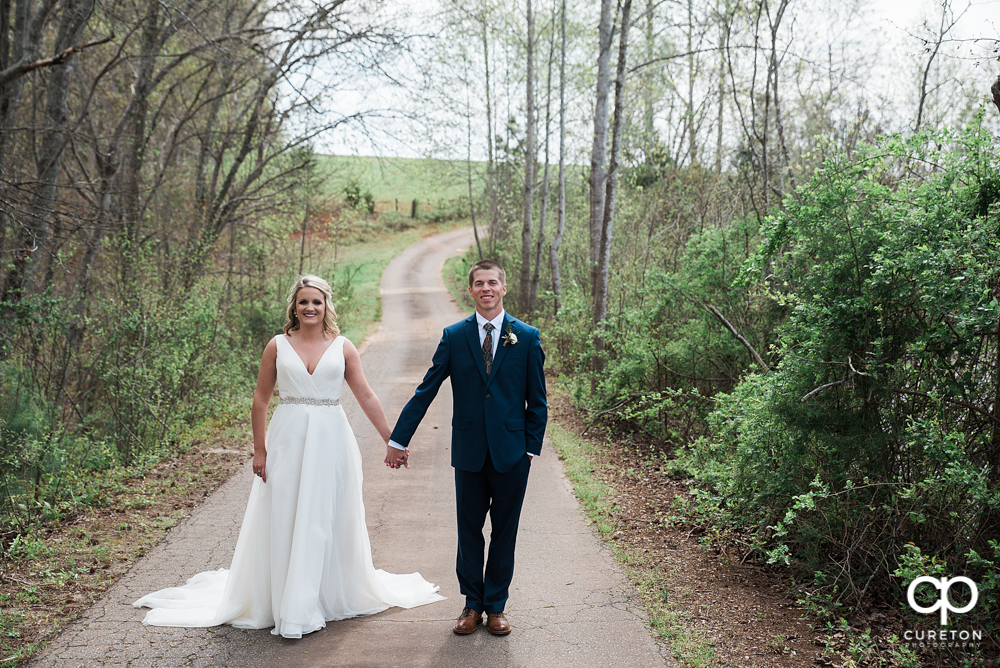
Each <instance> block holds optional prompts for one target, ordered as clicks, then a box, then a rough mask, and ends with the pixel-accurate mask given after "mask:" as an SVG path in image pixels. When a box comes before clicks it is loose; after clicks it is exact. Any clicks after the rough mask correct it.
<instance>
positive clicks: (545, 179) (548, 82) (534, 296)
mask: <svg viewBox="0 0 1000 668" xmlns="http://www.w3.org/2000/svg"><path fill="white" fill-rule="evenodd" d="M555 14H556V12H555V3H554V2H553V6H552V19H553V22H554V21H555ZM555 53H556V34H555V31H554V30H553V31H552V33H551V40H550V41H549V62H548V72H547V73H546V75H545V171H544V172H543V175H542V210H541V212H540V213H539V216H538V239H537V241H536V242H535V266H534V272H533V273H532V275H531V296H530V297H529V300H530V301H529V304H528V313H530V314H534V312H535V304H536V303H537V300H538V283H539V280H540V278H541V273H542V243H543V242H544V241H545V219H546V214H547V213H548V209H549V134H550V132H549V126H550V125H551V122H552V61H553V60H555Z"/></svg>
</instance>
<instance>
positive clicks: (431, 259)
mask: <svg viewBox="0 0 1000 668" xmlns="http://www.w3.org/2000/svg"><path fill="white" fill-rule="evenodd" d="M471 243H472V232H471V230H468V229H465V230H457V231H453V232H448V233H445V234H441V235H437V236H434V237H429V238H427V239H424V240H423V241H421V242H419V243H417V244H415V245H414V246H412V247H410V248H409V249H407V250H406V251H404V252H402V253H401V254H400V255H398V256H397V257H396V258H395V259H394V260H393V261H392V262H391V263H390V265H389V267H388V268H387V269H386V272H385V274H384V275H383V277H382V321H381V324H380V327H379V329H378V331H377V332H376V333H375V334H374V335H373V336H371V337H370V338H369V340H368V341H366V342H365V345H364V346H362V349H361V353H362V362H363V364H364V368H365V374H366V375H367V377H368V381H369V383H370V384H371V386H372V387H373V388H374V390H375V391H376V393H377V394H378V396H379V397H380V399H381V400H382V403H383V405H384V407H385V410H386V413H387V415H388V416H389V421H390V423H392V422H393V421H394V420H395V418H396V417H397V416H398V415H399V413H400V411H401V410H402V407H403V405H404V404H405V403H406V401H407V400H408V399H409V398H410V396H412V394H413V390H414V388H415V387H416V386H417V384H418V383H419V382H420V380H421V379H422V377H423V374H424V372H425V371H426V369H427V366H428V365H429V363H430V359H431V355H432V354H433V352H434V348H435V347H436V345H437V342H438V340H439V339H440V337H441V330H442V329H443V328H444V327H445V326H447V325H449V324H451V323H453V322H456V321H458V320H460V319H462V318H464V317H466V316H467V315H468V313H467V312H464V311H463V309H461V308H460V307H459V306H458V305H456V304H455V302H454V300H453V299H452V298H451V296H450V295H449V294H448V292H447V290H446V289H445V287H444V285H443V284H442V282H441V269H442V266H443V264H444V261H445V260H446V259H447V258H449V257H451V256H453V255H456V254H458V253H461V252H463V251H464V250H465V249H467V248H468V247H469V246H470V245H471ZM544 340H545V337H544V332H543V336H542V341H543V346H544ZM344 394H345V396H344V399H345V402H344V406H345V410H346V411H347V414H348V416H349V418H350V421H351V424H352V426H353V428H354V430H355V433H356V434H357V437H358V442H359V444H360V447H361V451H362V457H363V460H364V475H365V488H364V489H365V491H364V494H365V506H366V517H367V522H368V529H369V533H370V535H371V543H372V552H373V559H374V562H375V567H376V568H383V569H385V570H387V571H390V572H394V573H411V572H414V571H419V572H420V573H421V574H422V575H423V576H424V577H425V578H426V579H427V580H429V581H431V582H434V583H437V584H438V585H440V587H441V593H442V594H443V595H445V596H447V597H448V598H447V600H444V601H439V602H437V603H433V604H430V605H426V606H422V607H419V608H414V609H412V610H403V609H400V608H391V609H389V610H387V611H385V612H383V613H381V614H378V615H373V616H371V617H364V618H358V619H352V620H345V621H340V622H330V623H328V624H327V626H326V628H325V629H322V630H320V631H317V632H315V633H312V634H310V635H308V636H306V637H305V638H302V639H300V640H287V639H284V638H279V637H275V636H272V635H271V634H270V632H269V631H268V630H246V629H234V628H232V627H228V626H222V627H215V628H212V629H180V628H163V627H146V626H143V625H142V623H141V620H142V617H143V615H144V614H145V610H137V609H135V608H133V607H132V606H131V603H132V601H134V600H136V599H137V598H139V597H140V596H142V595H144V594H146V593H148V592H151V591H154V590H157V589H161V588H163V587H168V586H174V585H178V584H182V583H183V582H184V581H185V580H186V579H187V578H189V577H190V576H192V575H194V574H195V573H198V572H200V571H204V570H209V569H216V568H221V567H228V566H229V561H230V559H231V556H232V551H233V549H234V547H235V544H236V538H237V536H238V533H239V528H240V523H241V522H242V519H243V513H244V511H245V508H246V501H247V497H248V495H249V491H250V484H251V482H252V474H251V472H250V468H249V462H248V465H247V467H245V468H244V469H243V470H241V471H240V472H239V473H237V474H236V475H234V476H233V477H232V478H231V479H230V480H229V481H227V482H226V483H225V484H224V485H223V486H222V487H221V488H220V489H219V490H218V491H217V492H215V493H214V494H213V495H212V496H211V497H209V499H208V500H207V501H206V502H205V503H204V504H202V505H201V506H199V507H198V508H197V509H196V510H195V511H194V512H193V513H192V514H191V516H190V517H189V518H188V519H187V520H185V521H184V522H182V523H181V524H179V525H178V526H177V527H175V528H174V529H173V530H171V531H170V532H169V534H168V536H167V538H166V539H165V540H164V541H163V542H161V543H160V544H159V545H158V546H157V547H156V548H154V549H153V550H151V551H150V553H149V554H148V555H147V556H146V557H144V558H143V559H142V560H141V561H140V562H138V563H137V564H136V565H135V566H134V567H133V568H132V569H131V570H130V571H129V572H128V573H127V574H126V575H125V576H124V577H123V578H122V579H121V580H119V581H118V583H116V584H115V586H114V587H112V588H111V589H110V590H109V591H108V593H107V594H106V595H105V596H104V597H103V598H102V599H101V600H100V601H98V602H97V603H96V604H95V605H94V606H93V607H92V608H91V609H90V610H88V611H87V612H86V613H85V614H84V615H83V616H82V617H81V618H80V619H78V620H77V621H75V622H73V623H72V624H71V625H69V626H68V627H67V629H66V630H65V631H64V632H63V633H62V634H60V635H59V637H57V638H56V639H55V640H54V641H53V642H52V643H50V644H49V645H48V646H47V647H46V648H45V650H43V651H42V652H41V653H40V654H39V656H38V657H36V659H35V660H34V661H33V662H32V663H31V664H30V665H31V666H37V667H41V666H46V667H48V666H58V667H60V668H66V667H70V666H72V667H74V668H75V667H80V666H86V667H90V666H93V667H98V666H100V667H102V668H105V667H116V668H117V667H119V666H121V667H130V668H139V667H146V666H149V667H152V668H172V667H174V666H199V667H206V668H207V667H213V668H215V667H218V668H222V667H225V668H251V667H254V666H289V667H291V668H295V667H302V668H313V667H319V666H351V667H358V668H363V667H368V666H371V667H373V668H374V667H378V668H390V667H395V666H398V667H400V668H404V667H405V668H410V667H417V666H427V667H435V668H437V667H449V668H450V667H456V668H457V667H465V666H476V667H479V668H482V667H492V666H497V667H505V668H507V667H511V668H513V667H515V666H517V667H525V668H536V667H538V668H543V667H546V666H558V667H565V666H584V667H594V668H597V667H602V666H608V667H614V668H624V667H632V666H634V667H636V668H653V667H655V666H664V665H674V663H673V661H672V659H670V658H668V657H666V656H665V655H664V653H663V652H661V650H660V649H659V648H658V647H657V645H656V644H655V643H654V642H653V640H652V638H651V636H650V633H649V623H648V621H647V619H646V617H645V614H644V612H643V611H642V609H641V606H640V605H639V604H638V603H637V602H635V601H633V600H632V597H633V596H634V594H633V592H632V590H631V588H630V586H629V585H628V584H627V582H626V580H625V578H624V577H623V575H622V573H621V570H620V568H619V567H618V565H617V564H616V562H615V560H614V558H613V556H612V555H611V554H610V552H609V551H608V550H607V549H606V548H605V547H604V545H603V544H602V543H601V542H600V541H599V540H598V539H597V538H595V537H594V535H593V533H592V531H591V529H590V528H589V527H588V526H587V524H586V522H585V520H584V517H583V514H582V512H581V510H580V508H579V506H578V504H577V502H576V499H575V497H574V496H573V494H572V490H571V487H570V484H569V482H568V481H567V479H566V477H565V475H564V473H563V469H562V465H561V463H560V462H559V460H558V458H557V457H556V455H555V452H554V451H553V449H552V448H551V446H549V445H548V444H546V446H545V447H544V448H543V450H542V456H541V457H540V458H537V459H536V460H535V461H534V462H533V463H532V467H531V474H530V477H529V481H528V491H527V495H526V498H525V503H524V510H523V512H522V515H521V528H520V532H519V534H518V542H517V553H516V566H515V572H514V581H513V584H512V586H511V593H510V600H509V601H508V607H507V617H508V619H509V620H510V622H511V625H512V626H513V632H512V633H511V634H510V635H509V636H504V637H496V636H491V635H490V634H489V633H487V632H486V630H485V629H484V628H480V629H479V630H478V631H477V632H476V633H474V634H472V635H469V636H456V635H454V634H453V633H452V632H451V626H452V624H453V622H454V620H455V618H456V617H457V616H458V614H459V613H460V612H461V610H462V606H463V602H464V598H463V597H462V595H461V594H460V593H459V590H458V582H457V580H456V578H455V570H454V565H455V548H456V541H457V538H456V528H455V493H454V473H453V469H452V468H451V466H450V463H449V462H450V453H449V452H448V450H449V447H450V425H451V413H452V401H451V388H450V387H448V386H447V383H446V384H445V386H444V387H442V388H441V391H440V394H439V395H438V398H437V400H436V401H435V402H434V403H433V404H432V405H431V408H430V410H429V411H428V413H427V416H426V417H425V418H424V420H423V422H422V423H421V426H420V428H419V429H418V430H417V433H416V435H415V436H414V438H413V440H412V441H411V443H410V453H411V454H410V469H409V470H405V469H404V470H390V469H388V468H386V467H385V466H384V465H383V464H382V458H383V457H384V454H385V446H384V445H383V444H382V442H381V440H380V438H379V437H378V434H377V433H376V432H375V430H374V429H373V428H372V427H371V425H370V424H369V423H368V421H367V420H366V419H365V417H364V414H363V413H362V412H361V410H360V409H359V408H358V406H357V403H356V402H355V401H354V400H353V397H352V396H350V393H349V392H345V393H344ZM486 532H487V535H488V532H489V525H487V528H486Z"/></svg>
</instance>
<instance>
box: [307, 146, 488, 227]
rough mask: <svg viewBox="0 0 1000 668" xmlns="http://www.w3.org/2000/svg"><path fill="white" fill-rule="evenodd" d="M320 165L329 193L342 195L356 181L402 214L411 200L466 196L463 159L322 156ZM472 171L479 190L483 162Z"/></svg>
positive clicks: (407, 212) (466, 183)
mask: <svg viewBox="0 0 1000 668" xmlns="http://www.w3.org/2000/svg"><path fill="white" fill-rule="evenodd" d="M319 165H320V169H322V170H323V171H324V172H325V173H326V174H327V175H328V176H329V180H328V182H327V190H328V192H330V193H332V194H339V193H342V192H343V190H344V187H345V186H346V185H347V184H348V183H349V182H351V181H355V182H357V183H358V184H359V185H360V186H361V190H362V191H363V192H364V191H369V192H371V194H372V196H373V197H374V198H375V201H376V202H393V203H395V202H396V201H397V200H398V201H399V210H400V212H401V213H403V214H405V215H408V214H409V212H410V205H411V203H412V201H413V200H414V199H416V200H419V201H420V202H423V203H431V204H434V203H437V202H447V201H452V200H456V199H458V198H460V197H464V198H466V199H468V197H469V183H468V178H469V177H468V171H467V169H468V168H467V166H466V163H465V161H464V160H434V159H429V158H426V159H425V158H372V157H366V156H342V155H325V156H319ZM472 169H473V175H472V176H473V187H474V188H476V190H477V191H478V190H481V189H482V181H483V174H484V172H485V170H486V163H484V162H473V163H472ZM380 208H381V207H380Z"/></svg>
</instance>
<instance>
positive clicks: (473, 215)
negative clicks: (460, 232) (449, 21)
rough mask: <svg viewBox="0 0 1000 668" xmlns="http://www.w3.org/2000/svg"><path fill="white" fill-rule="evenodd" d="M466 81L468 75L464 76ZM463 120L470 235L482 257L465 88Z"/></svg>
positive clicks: (467, 101)
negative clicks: (474, 239) (473, 186)
mask: <svg viewBox="0 0 1000 668" xmlns="http://www.w3.org/2000/svg"><path fill="white" fill-rule="evenodd" d="M466 81H468V77H466ZM465 122H466V154H465V168H466V172H467V174H468V177H469V217H470V218H472V236H474V237H475V238H476V252H477V253H478V254H479V259H480V260H482V259H483V247H482V245H481V244H480V243H479V229H478V228H477V227H476V198H475V196H474V194H473V192H472V105H471V103H470V101H469V90H468V88H466V90H465Z"/></svg>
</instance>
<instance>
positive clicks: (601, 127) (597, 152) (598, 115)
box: [590, 0, 613, 294]
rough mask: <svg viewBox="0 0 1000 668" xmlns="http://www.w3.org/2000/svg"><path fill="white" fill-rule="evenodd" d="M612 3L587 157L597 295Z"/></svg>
mask: <svg viewBox="0 0 1000 668" xmlns="http://www.w3.org/2000/svg"><path fill="white" fill-rule="evenodd" d="M612 30H613V26H612V25H611V0H601V21H600V23H599V24H598V26H597V41H598V52H597V95H596V100H595V103H594V146H593V149H592V150H591V153H590V289H591V294H596V292H597V278H598V269H597V265H598V258H599V257H600V253H601V228H602V226H603V221H604V196H605V185H606V180H607V172H606V171H605V169H606V167H605V165H606V163H607V159H608V94H609V92H610V91H611V34H612Z"/></svg>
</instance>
